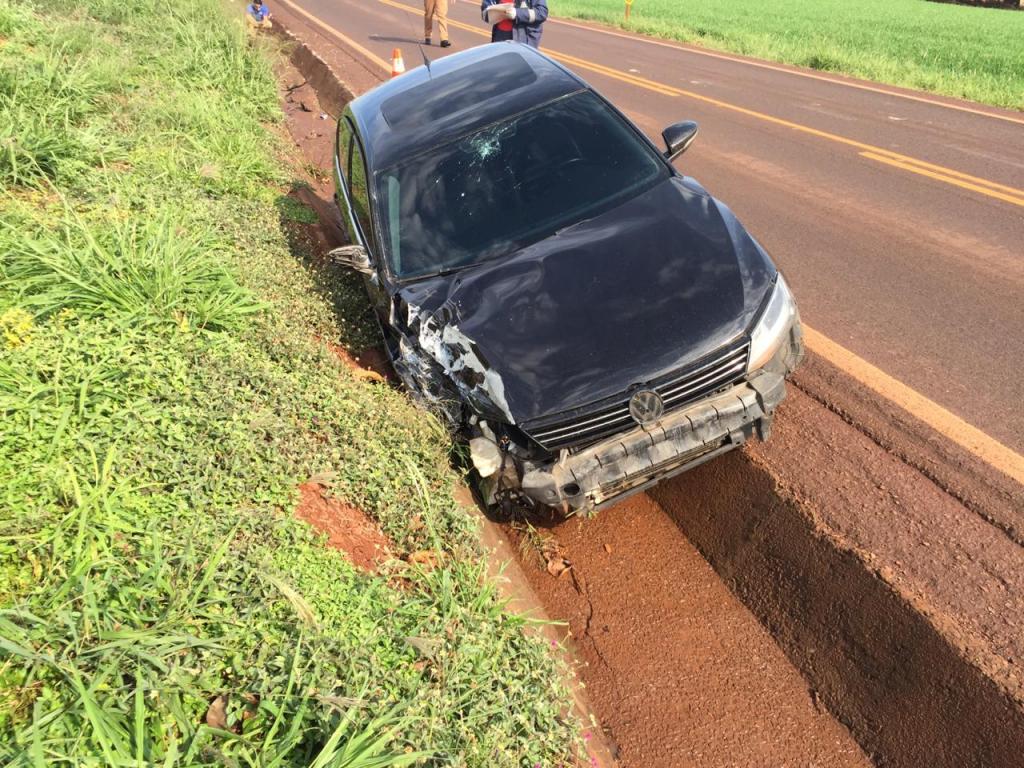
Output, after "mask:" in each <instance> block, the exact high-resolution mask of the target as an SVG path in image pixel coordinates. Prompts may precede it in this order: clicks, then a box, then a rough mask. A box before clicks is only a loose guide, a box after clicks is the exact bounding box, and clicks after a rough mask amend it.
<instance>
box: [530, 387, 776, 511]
mask: <svg viewBox="0 0 1024 768" xmlns="http://www.w3.org/2000/svg"><path fill="white" fill-rule="evenodd" d="M785 395H786V385H785V381H784V379H783V377H782V376H780V375H778V374H776V373H771V372H769V371H765V370H762V371H760V372H758V373H757V374H755V375H754V376H752V377H751V378H750V380H749V381H745V382H743V383H740V384H737V385H736V386H734V387H732V388H730V389H728V390H726V391H725V392H723V393H721V394H719V395H716V396H714V397H712V398H709V399H707V400H701V401H700V402H698V403H695V404H694V405H692V406H690V407H688V408H683V409H681V410H677V411H673V412H672V413H670V414H668V415H666V416H665V417H664V418H663V419H662V420H661V421H660V422H658V423H657V424H655V425H652V426H648V427H637V428H635V429H633V430H631V431H629V432H625V433H621V434H618V435H616V436H615V437H613V438H608V439H606V440H603V441H601V442H600V443H596V444H594V445H591V446H589V447H587V448H586V449H584V450H582V451H580V452H579V453H568V452H563V454H562V456H561V457H560V458H559V459H558V460H556V461H552V462H546V463H543V464H539V463H531V462H524V463H523V472H524V474H523V478H522V484H521V487H522V492H523V493H524V494H525V495H526V496H528V497H530V498H531V499H533V500H535V501H537V502H539V503H541V504H544V505H547V506H550V507H555V508H556V509H562V510H563V511H564V512H586V511H591V510H596V509H598V508H600V507H602V506H604V505H606V504H608V503H611V502H612V501H618V500H620V499H621V498H623V497H624V496H626V495H629V494H632V493H637V492H639V491H642V490H643V489H645V488H647V487H649V486H651V485H654V484H655V483H657V482H658V481H660V480H663V479H665V478H667V477H671V476H672V475H676V474H679V473H680V472H684V471H686V470H688V469H692V468H693V467H695V466H697V465H699V464H703V463H704V462H705V461H708V460H709V459H711V458H714V457H715V456H718V455H719V454H722V453H725V452H727V451H730V450H732V449H733V448H737V447H739V446H741V445H743V443H745V442H746V441H747V440H748V439H749V438H750V437H751V436H752V435H754V434H755V432H756V434H757V436H758V437H759V438H760V439H762V440H764V439H766V438H767V437H768V432H769V430H770V429H771V420H772V417H773V416H774V413H775V409H776V408H777V407H778V405H779V403H781V402H782V400H783V398H784V397H785Z"/></svg>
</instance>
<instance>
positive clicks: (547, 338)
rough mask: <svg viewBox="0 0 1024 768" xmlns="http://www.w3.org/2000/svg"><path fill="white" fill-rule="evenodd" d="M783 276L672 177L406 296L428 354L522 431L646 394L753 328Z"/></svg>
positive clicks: (697, 191) (718, 212) (716, 207)
mask: <svg viewBox="0 0 1024 768" xmlns="http://www.w3.org/2000/svg"><path fill="white" fill-rule="evenodd" d="M774 276H775V267H774V266H773V265H772V263H771V261H770V260H769V259H768V258H767V257H766V256H765V255H764V253H763V251H761V249H760V248H759V247H758V246H757V245H756V244H755V243H754V242H753V240H752V238H751V237H750V236H749V235H748V234H747V233H746V231H745V230H744V229H743V227H742V225H740V224H739V222H738V221H737V220H736V218H735V217H734V216H733V214H732V212H731V211H729V209H728V208H726V207H725V206H724V205H723V204H721V203H719V202H718V201H716V200H715V199H714V198H712V197H711V196H710V195H708V194H707V193H706V192H705V191H704V190H703V189H702V188H701V187H700V186H699V185H698V184H697V183H696V182H694V181H693V180H691V179H683V178H680V177H673V178H671V179H669V180H666V181H665V182H664V183H662V184H659V185H658V186H656V187H654V188H653V189H651V190H649V191H647V192H646V193H644V194H642V195H640V196H638V197H636V198H634V199H632V200H630V201H629V202H627V203H625V204H623V205H622V206H619V207H618V208H616V209H614V210H612V211H609V212H606V213H605V214H603V215H601V216H599V217H597V218H594V219H591V220H589V221H585V222H581V223H579V224H576V225H574V226H572V227H569V228H567V229H565V230H563V231H561V232H559V233H557V234H555V235H553V236H552V237H549V238H547V239H546V240H543V241H541V242H539V243H536V244H534V245H531V246H529V247H528V248H524V249H523V250H521V251H518V252H516V253H515V254H512V255H511V256H508V257H505V258H503V259H500V260H496V261H492V262H488V263H484V264H481V265H477V266H475V267H471V268H469V269H466V270H464V271H462V272H459V273H457V274H455V275H450V276H447V277H439V278H433V279H431V280H425V281H422V282H418V283H413V284H410V285H408V286H406V287H404V288H403V289H402V290H401V291H400V302H401V303H404V304H406V305H407V306H406V307H405V308H404V310H405V312H406V313H407V314H408V319H409V321H410V322H409V325H410V329H411V330H412V331H413V333H415V334H416V335H417V336H418V338H419V342H420V346H421V348H422V349H423V351H425V352H426V353H427V354H428V355H430V356H431V357H432V358H434V360H436V361H438V362H439V363H440V364H441V366H442V368H443V369H444V370H445V371H447V372H448V373H449V375H452V376H453V378H454V379H457V382H458V383H459V385H460V388H462V389H463V391H468V390H472V389H476V390H477V392H476V394H477V395H482V398H481V397H475V398H473V399H474V400H475V401H476V402H477V404H478V403H479V401H480V400H481V399H483V400H484V401H489V402H490V403H491V404H492V405H494V408H493V413H491V414H487V415H490V416H492V417H497V418H501V419H503V420H505V421H508V422H512V423H523V422H528V421H530V420H532V419H536V418H539V417H542V416H548V415H551V414H555V413H558V412H560V411H564V410H568V409H572V408H578V407H580V406H583V405H586V404H587V403H590V402H594V401H597V400H601V399H604V398H606V397H610V396H613V395H616V394H618V393H620V392H623V391H625V390H627V389H628V388H629V387H631V386H632V385H637V384H641V385H642V384H645V383H647V382H649V381H651V380H654V379H657V378H659V377H661V376H663V375H666V374H668V373H671V372H672V371H674V370H676V369H678V368H680V367H682V366H684V365H686V364H687V363H689V362H692V361H694V360H696V359H698V358H700V357H701V356H703V355H705V354H707V353H708V352H711V351H713V350H714V349H717V348H718V347H720V346H722V345H723V344H725V343H727V342H728V341H730V340H732V339H735V338H736V337H737V336H738V335H739V334H741V333H743V332H744V331H745V330H746V329H747V328H748V326H749V325H750V323H751V322H752V321H753V318H754V315H755V313H756V312H757V310H758V308H759V307H760V305H761V303H762V301H763V299H764V296H765V293H766V291H767V290H768V288H769V286H770V284H771V281H772V280H773V279H774Z"/></svg>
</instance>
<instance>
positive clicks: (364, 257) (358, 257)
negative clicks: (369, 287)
mask: <svg viewBox="0 0 1024 768" xmlns="http://www.w3.org/2000/svg"><path fill="white" fill-rule="evenodd" d="M327 255H328V257H330V259H331V261H333V262H334V263H335V264H340V265H341V266H343V267H348V268H349V269H354V270H355V271H356V272H360V273H362V274H364V275H372V274H373V272H374V270H373V265H372V264H370V255H369V254H368V253H367V252H366V249H365V248H363V246H361V245H343V246H341V247H340V248H334V249H333V250H331V252H330V253H328V254H327Z"/></svg>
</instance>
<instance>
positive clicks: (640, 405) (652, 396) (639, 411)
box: [629, 389, 665, 426]
mask: <svg viewBox="0 0 1024 768" xmlns="http://www.w3.org/2000/svg"><path fill="white" fill-rule="evenodd" d="M664 413H665V403H664V402H662V399H661V395H659V394H658V393H657V392H653V391H651V390H649V389H641V390H639V391H638V392H636V393H634V394H633V396H632V397H631V398H630V399H629V415H630V416H632V417H633V421H635V422H636V423H637V424H640V425H641V426H643V425H646V424H653V423H654V422H656V421H657V420H658V419H660V418H661V417H662V415H663V414H664Z"/></svg>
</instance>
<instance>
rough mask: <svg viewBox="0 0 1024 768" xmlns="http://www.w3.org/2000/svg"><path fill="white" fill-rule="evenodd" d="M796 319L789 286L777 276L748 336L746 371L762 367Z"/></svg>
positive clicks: (794, 303) (770, 357) (794, 305)
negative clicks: (765, 304)
mask: <svg viewBox="0 0 1024 768" xmlns="http://www.w3.org/2000/svg"><path fill="white" fill-rule="evenodd" d="M795 319H796V302H795V301H793V294H791V293H790V292H789V286H788V285H786V281H785V280H784V279H783V278H782V275H779V276H778V278H777V279H776V280H775V287H774V288H773V289H772V296H771V298H770V299H768V306H766V307H765V308H764V312H762V313H761V318H760V319H759V320H758V321H757V326H756V327H755V328H754V332H753V333H752V334H750V364H749V365H748V366H747V371H748V372H750V371H756V370H758V369H759V368H761V367H763V366H764V365H765V364H766V363H767V362H768V361H769V360H771V359H772V356H773V355H774V354H775V353H776V352H777V351H778V349H779V346H780V345H781V344H782V342H783V341H785V340H786V337H787V334H788V332H789V328H790V326H791V325H792V324H793V321H794V320H795Z"/></svg>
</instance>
